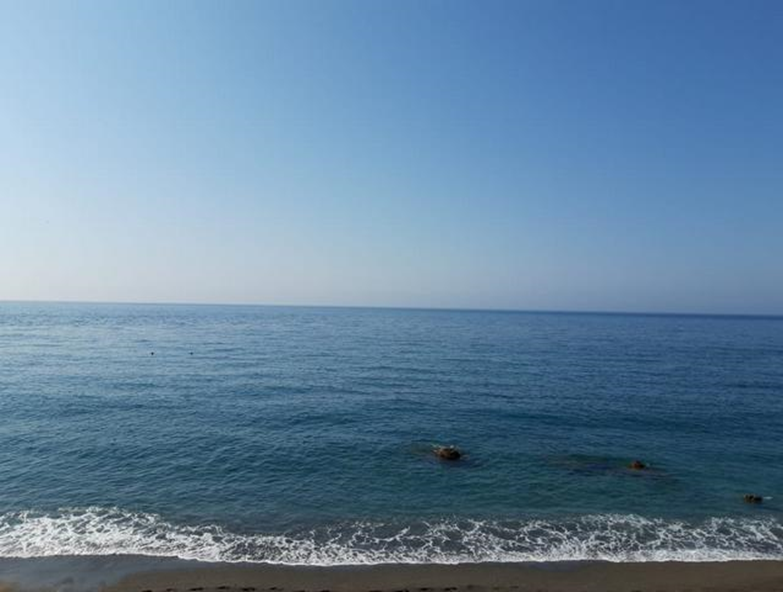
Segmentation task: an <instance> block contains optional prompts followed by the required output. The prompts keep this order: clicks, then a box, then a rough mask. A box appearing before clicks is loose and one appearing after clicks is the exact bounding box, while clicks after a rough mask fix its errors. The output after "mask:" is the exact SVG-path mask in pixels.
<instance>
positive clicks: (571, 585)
mask: <svg viewBox="0 0 783 592" xmlns="http://www.w3.org/2000/svg"><path fill="white" fill-rule="evenodd" d="M4 561H5V562H0V570H2V568H9V569H8V570H7V571H8V572H9V573H13V574H14V575H13V578H14V580H12V581H6V582H3V583H2V584H0V590H2V591H3V592H6V591H17V590H19V591H22V590H25V591H28V590H29V591H33V590H34V591H36V592H38V591H49V590H57V591H58V592H76V591H77V590H85V591H87V590H89V591H93V590H94V591H101V592H144V591H152V592H158V591H160V592H163V591H166V592H181V591H189V592H218V591H238V590H241V591H243V592H251V591H253V590H257V591H269V592H300V591H305V592H324V591H327V590H328V591H330V592H370V591H380V592H400V591H408V592H464V591H468V590H469V591H471V592H482V591H485V590H486V591H490V590H491V591H494V592H502V591H513V592H686V591H688V592H697V591H710V592H730V591H731V592H744V591H747V592H751V591H754V592H767V591H768V592H773V591H780V590H783V562H781V561H728V562H718V563H684V562H659V563H609V562H572V563H569V562H558V563H542V564H519V563H505V564H491V563H484V564H461V565H375V566H354V567H298V566H275V565H261V564H206V563H197V562H182V561H178V560H162V559H157V560H155V559H150V558H139V557H113V558H107V557H100V558H97V557H93V558H52V559H51V560H50V561H49V562H48V564H47V562H46V561H43V562H41V560H40V559H36V560H16V562H13V561H11V562H10V563H9V561H8V560H4ZM11 564H13V565H11ZM80 569H81V570H83V571H79V570H80ZM0 573H2V572H0ZM123 574H124V575H123ZM0 582H2V579H0ZM3 586H5V587H3Z"/></svg>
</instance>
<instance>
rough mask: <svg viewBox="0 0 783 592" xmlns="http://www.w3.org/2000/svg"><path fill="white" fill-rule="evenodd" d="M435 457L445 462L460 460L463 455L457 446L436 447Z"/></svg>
mask: <svg viewBox="0 0 783 592" xmlns="http://www.w3.org/2000/svg"><path fill="white" fill-rule="evenodd" d="M434 452H435V456H437V457H438V458H440V459H443V460H459V459H460V458H462V453H461V452H460V451H459V449H458V448H457V447H456V446H436V447H435V450H434Z"/></svg>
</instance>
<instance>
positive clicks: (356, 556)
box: [0, 507, 783, 565]
mask: <svg viewBox="0 0 783 592" xmlns="http://www.w3.org/2000/svg"><path fill="white" fill-rule="evenodd" d="M110 554H133V555H148V556H166V557H179V558H182V559H193V560H200V561H209V562H215V561H221V562H257V563H277V564H289V565H358V564H378V563H477V562H517V561H518V562H540V561H564V560H567V561H577V560H604V561H613V562H626V561H672V560H677V561H694V562H695V561H728V560H735V559H746V560H747V559H782V558H783V525H782V524H781V523H780V522H778V521H777V520H775V519H770V518H759V519H757V518H709V519H706V520H702V521H698V522H685V521H675V520H664V519H654V518H643V517H641V516H636V515H590V516H582V517H578V518H573V519H560V520H558V519H553V520H544V519H530V520H500V521H487V520H461V519H454V520H438V521H416V522H411V523H407V524H404V523H380V522H351V523H344V524H335V525H331V526H322V527H318V528H313V529H302V530H298V531H290V532H286V533H282V534H249V535H248V534H237V533H232V532H229V531H227V530H225V529H223V528H221V527H220V526H216V525H213V526H187V525H178V524H174V523H172V522H168V521H166V520H164V519H163V518H161V517H160V516H157V515H154V514H145V513H135V512H128V511H125V510H121V509H118V508H98V507H90V508H82V509H67V510H60V511H58V512H50V513H45V512H38V511H24V512H13V513H7V514H2V515H0V556H3V557H44V556H53V555H110Z"/></svg>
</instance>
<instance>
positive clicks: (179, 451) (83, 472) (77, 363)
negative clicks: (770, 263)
mask: <svg viewBox="0 0 783 592" xmlns="http://www.w3.org/2000/svg"><path fill="white" fill-rule="evenodd" d="M153 352H154V355H153ZM436 444H455V445H458V446H459V447H460V448H461V449H462V450H463V451H464V452H465V458H464V459H463V460H462V461H460V462H457V463H448V462H443V461H439V460H437V459H436V458H435V457H434V456H433V454H432V447H433V445H436ZM637 458H638V459H642V460H644V461H645V462H646V463H649V465H650V469H649V470H646V471H631V470H628V469H627V468H626V466H627V464H628V463H629V462H630V461H632V460H633V459H637ZM745 493H754V494H759V495H762V496H764V497H765V499H764V502H763V503H762V504H745V503H744V502H743V499H742V496H743V494H745ZM782 511H783V319H780V318H747V317H745V318H743V317H706V316H658V315H599V314H552V313H513V312H475V311H433V310H392V309H348V308H293V307H292V308H286V307H254V306H184V305H183V306H174V305H172V306H158V305H109V304H104V305H94V304H91V305H86V304H85V305H81V304H28V303H0V557H36V556H51V555H82V554H89V555H103V554H115V553H127V554H142V555H155V556H176V557H181V558H186V559H199V560H203V561H258V562H274V563H289V564H318V565H332V564H363V563H365V564H366V563H387V562H439V563H453V562H474V561H553V560H580V559H604V560H610V561H660V560H669V559H679V560H688V561H703V560H727V559H740V558H744V559H754V558H783V514H781V512H782Z"/></svg>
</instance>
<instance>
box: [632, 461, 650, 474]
mask: <svg viewBox="0 0 783 592" xmlns="http://www.w3.org/2000/svg"><path fill="white" fill-rule="evenodd" d="M628 468H629V469H633V470H634V471H643V470H644V469H646V468H647V465H646V464H644V463H643V462H642V461H640V460H635V461H633V462H632V463H631V464H630V465H628Z"/></svg>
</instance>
